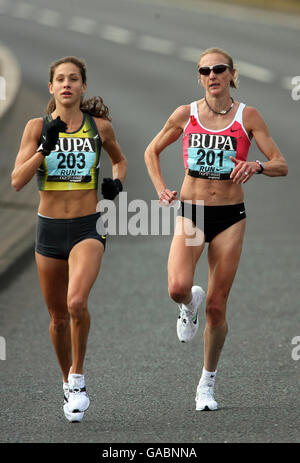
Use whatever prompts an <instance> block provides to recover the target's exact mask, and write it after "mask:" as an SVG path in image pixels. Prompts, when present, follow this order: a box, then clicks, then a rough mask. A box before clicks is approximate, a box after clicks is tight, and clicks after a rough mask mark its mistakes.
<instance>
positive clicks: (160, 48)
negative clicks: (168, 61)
mask: <svg viewBox="0 0 300 463" xmlns="http://www.w3.org/2000/svg"><path fill="white" fill-rule="evenodd" d="M11 7H12V5H11V3H10V2H8V0H0V14H5V13H9V14H11V15H12V16H13V17H15V18H20V19H32V20H34V21H36V22H37V23H39V24H42V25H44V26H49V27H58V26H60V25H61V24H62V23H63V19H64V18H63V16H62V14H61V13H59V12H57V11H54V10H50V9H48V8H40V9H38V8H37V9H35V7H34V6H33V5H31V4H27V3H25V2H19V3H17V4H16V5H15V7H14V8H13V10H12V9H11ZM66 27H67V29H69V30H72V31H75V32H80V33H82V34H87V35H93V34H95V33H97V35H98V36H99V37H100V38H101V39H104V40H108V41H111V42H114V43H118V44H123V45H128V44H130V43H133V41H134V38H135V37H136V33H135V32H134V31H131V30H128V29H125V28H122V27H118V26H113V25H109V24H106V25H101V24H98V23H97V22H96V21H95V20H94V19H91V18H84V17H80V16H73V17H71V18H70V20H69V22H67V24H66ZM136 46H137V47H138V48H139V49H140V50H144V51H149V52H153V53H159V54H163V55H171V56H175V55H177V57H178V58H179V59H181V60H184V61H188V62H191V63H195V67H196V66H197V61H198V59H199V56H200V54H201V53H202V51H203V50H201V49H198V48H193V47H189V46H182V47H179V46H177V44H176V42H174V41H171V40H166V39H161V38H158V37H153V36H150V35H141V36H139V37H137V40H136ZM236 65H237V68H238V71H239V74H240V75H242V76H245V77H248V78H250V79H253V80H257V81H259V82H264V83H270V82H274V80H275V74H274V73H273V72H272V71H270V70H269V69H266V68H264V67H261V66H257V65H256V64H251V63H248V62H246V61H237V62H236ZM280 85H281V87H283V88H284V89H286V90H289V91H290V90H292V89H293V84H292V77H290V76H286V77H282V78H280Z"/></svg>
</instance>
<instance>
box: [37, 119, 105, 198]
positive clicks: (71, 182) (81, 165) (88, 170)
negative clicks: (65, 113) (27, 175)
mask: <svg viewBox="0 0 300 463" xmlns="http://www.w3.org/2000/svg"><path fill="white" fill-rule="evenodd" d="M43 119H44V120H43V129H42V133H41V138H40V143H39V146H40V145H41V144H42V143H43V141H44V140H45V124H46V122H51V121H52V116H51V114H48V115H47V116H44V118H43ZM101 146H102V141H101V138H100V135H99V133H98V129H97V126H96V124H95V121H94V119H93V117H92V116H91V115H90V114H87V113H83V122H82V125H81V127H80V128H79V130H77V131H76V132H72V133H68V132H65V133H63V132H60V133H59V138H58V142H57V145H56V147H55V149H54V150H53V151H51V153H50V154H49V156H45V159H44V160H43V163H42V164H41V166H40V167H39V169H38V170H37V182H38V187H39V190H43V191H53V190H55V191H70V190H72V191H73V190H97V188H98V177H99V169H100V154H101Z"/></svg>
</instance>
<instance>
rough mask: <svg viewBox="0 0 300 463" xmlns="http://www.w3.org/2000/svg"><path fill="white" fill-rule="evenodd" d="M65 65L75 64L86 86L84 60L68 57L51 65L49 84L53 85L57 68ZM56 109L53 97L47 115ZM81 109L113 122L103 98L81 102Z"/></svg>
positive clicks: (98, 97) (93, 98)
mask: <svg viewBox="0 0 300 463" xmlns="http://www.w3.org/2000/svg"><path fill="white" fill-rule="evenodd" d="M64 63H73V64H75V66H77V68H78V69H79V71H80V74H81V79H82V83H83V84H86V80H87V79H86V74H87V66H86V64H85V61H84V60H83V59H79V58H76V57H75V56H66V57H65V58H61V59H59V60H57V61H54V62H53V63H52V64H51V65H50V70H49V82H51V83H53V77H54V73H55V70H56V68H57V67H58V66H59V65H60V64H64ZM55 108H56V103H55V98H54V97H53V96H52V97H51V99H50V100H49V102H48V105H47V109H46V112H47V114H50V113H52V112H53V111H54V110H55ZM80 109H81V111H82V112H84V113H88V114H90V115H91V116H94V117H101V118H102V119H107V120H109V121H111V117H110V115H109V109H108V107H107V106H106V105H105V104H104V103H103V100H102V98H101V96H93V97H92V98H89V99H87V100H83V99H82V100H81V102H80Z"/></svg>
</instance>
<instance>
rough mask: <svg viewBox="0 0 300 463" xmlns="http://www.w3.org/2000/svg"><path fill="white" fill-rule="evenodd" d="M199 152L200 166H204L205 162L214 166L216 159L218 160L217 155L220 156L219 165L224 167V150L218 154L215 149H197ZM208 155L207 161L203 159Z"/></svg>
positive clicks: (198, 162)
mask: <svg viewBox="0 0 300 463" xmlns="http://www.w3.org/2000/svg"><path fill="white" fill-rule="evenodd" d="M197 154H198V155H201V156H200V158H199V159H198V161H197V164H199V165H200V166H204V165H205V163H206V164H207V165H208V166H213V165H214V163H215V160H216V156H217V157H218V158H219V166H220V167H222V166H223V151H220V152H219V153H218V154H217V155H216V153H215V152H214V151H213V150H209V151H207V153H206V152H205V150H203V149H200V150H198V151H197ZM205 157H206V161H203V159H204V158H205Z"/></svg>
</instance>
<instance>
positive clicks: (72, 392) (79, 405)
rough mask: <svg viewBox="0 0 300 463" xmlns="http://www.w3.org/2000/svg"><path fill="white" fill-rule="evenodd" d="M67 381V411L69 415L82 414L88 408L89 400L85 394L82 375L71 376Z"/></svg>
mask: <svg viewBox="0 0 300 463" xmlns="http://www.w3.org/2000/svg"><path fill="white" fill-rule="evenodd" d="M68 381H69V399H68V409H69V412H70V413H79V412H84V411H86V410H87V409H88V408H89V405H90V399H89V398H88V395H87V393H86V387H85V382H84V375H79V374H71V373H69V376H68Z"/></svg>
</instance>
